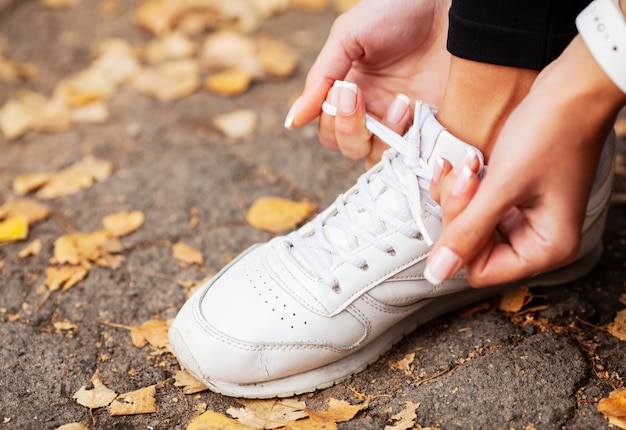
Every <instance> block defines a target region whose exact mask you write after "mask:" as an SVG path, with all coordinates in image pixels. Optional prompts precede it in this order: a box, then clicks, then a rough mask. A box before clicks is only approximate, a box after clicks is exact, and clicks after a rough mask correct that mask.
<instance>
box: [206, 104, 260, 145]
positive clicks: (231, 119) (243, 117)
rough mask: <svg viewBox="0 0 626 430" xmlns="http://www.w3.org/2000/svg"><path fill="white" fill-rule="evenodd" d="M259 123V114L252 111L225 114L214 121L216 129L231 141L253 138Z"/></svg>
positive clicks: (236, 111)
mask: <svg viewBox="0 0 626 430" xmlns="http://www.w3.org/2000/svg"><path fill="white" fill-rule="evenodd" d="M257 122H258V116H257V113H256V112H255V111H253V110H251V109H239V110H235V111H232V112H227V113H223V114H220V115H217V116H216V117H215V118H214V119H213V125H214V126H215V128H217V129H218V130H219V131H221V132H222V133H223V134H224V136H226V137H229V138H231V139H241V138H244V137H249V136H252V134H254V130H255V129H256V125H257Z"/></svg>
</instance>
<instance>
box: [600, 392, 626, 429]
mask: <svg viewBox="0 0 626 430" xmlns="http://www.w3.org/2000/svg"><path fill="white" fill-rule="evenodd" d="M598 412H600V413H601V414H602V415H604V417H605V418H607V419H608V420H609V424H611V425H614V426H616V427H619V428H621V429H626V388H618V389H616V390H613V391H612V392H611V394H609V397H608V398H606V399H602V400H600V401H599V402H598Z"/></svg>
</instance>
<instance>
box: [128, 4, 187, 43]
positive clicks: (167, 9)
mask: <svg viewBox="0 0 626 430" xmlns="http://www.w3.org/2000/svg"><path fill="white" fill-rule="evenodd" d="M177 12H178V8H177V7H176V5H175V4H174V3H173V2H170V1H166V0H149V1H144V2H142V3H141V4H140V5H139V6H137V8H136V9H135V14H134V15H135V22H136V23H137V24H138V25H139V26H141V27H143V28H145V29H146V30H148V31H150V32H152V33H153V34H156V35H160V34H165V33H167V32H169V31H170V30H171V25H172V21H173V20H174V18H175V15H176V13H177Z"/></svg>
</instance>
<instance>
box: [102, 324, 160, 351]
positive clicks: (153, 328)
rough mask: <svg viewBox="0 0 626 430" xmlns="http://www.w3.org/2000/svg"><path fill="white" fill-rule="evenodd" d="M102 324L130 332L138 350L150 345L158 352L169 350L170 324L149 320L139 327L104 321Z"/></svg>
mask: <svg viewBox="0 0 626 430" xmlns="http://www.w3.org/2000/svg"><path fill="white" fill-rule="evenodd" d="M101 324H104V325H108V326H110V327H115V328H121V329H124V330H128V331H130V338H131V342H132V343H133V345H134V346H136V347H137V348H143V347H144V346H146V344H148V343H149V344H150V345H151V346H152V347H153V348H155V349H157V350H167V349H169V339H168V336H167V331H168V330H169V324H168V323H167V322H165V321H161V320H149V321H146V322H145V323H143V324H141V325H138V326H128V325H123V324H116V323H112V322H105V321H102V322H101Z"/></svg>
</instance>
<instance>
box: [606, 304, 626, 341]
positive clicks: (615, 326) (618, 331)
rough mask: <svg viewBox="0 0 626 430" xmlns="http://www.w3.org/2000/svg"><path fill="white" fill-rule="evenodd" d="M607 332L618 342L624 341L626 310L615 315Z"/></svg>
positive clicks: (625, 336) (625, 334) (625, 337)
mask: <svg viewBox="0 0 626 430" xmlns="http://www.w3.org/2000/svg"><path fill="white" fill-rule="evenodd" d="M608 331H609V333H611V334H612V335H613V336H615V337H616V338H618V339H619V340H623V341H626V309H624V310H621V311H619V312H618V313H617V315H615V319H614V320H613V322H612V323H611V324H609V327H608Z"/></svg>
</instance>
